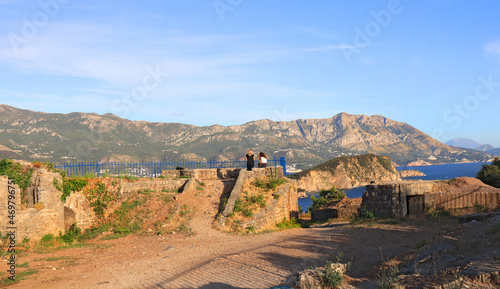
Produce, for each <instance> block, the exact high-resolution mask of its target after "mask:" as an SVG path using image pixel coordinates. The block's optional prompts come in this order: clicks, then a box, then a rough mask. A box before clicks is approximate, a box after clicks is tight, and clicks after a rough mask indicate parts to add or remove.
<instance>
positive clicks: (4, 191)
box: [0, 167, 297, 241]
mask: <svg viewBox="0 0 500 289" xmlns="http://www.w3.org/2000/svg"><path fill="white" fill-rule="evenodd" d="M277 171H278V172H277V174H276V175H277V176H278V177H282V176H283V169H282V168H281V167H279V169H278V170H277ZM239 172H240V169H196V170H181V171H163V172H162V174H163V175H165V176H167V177H168V176H170V177H173V178H174V179H153V180H140V181H137V182H127V181H125V180H120V188H121V189H120V198H119V203H120V202H122V201H124V200H126V199H127V198H128V197H130V196H132V195H133V194H135V193H136V192H137V191H139V190H151V191H162V190H166V191H170V192H182V191H183V189H184V187H185V186H186V183H188V181H189V180H191V185H192V186H195V187H196V184H197V182H198V181H197V180H198V179H201V180H203V179H205V180H213V179H227V178H232V177H236V176H237V175H238V173H239ZM244 172H246V171H244ZM248 174H249V175H250V177H251V178H255V177H260V176H265V175H273V176H274V167H273V168H271V167H270V168H255V169H254V170H253V171H251V172H248ZM177 175H179V177H181V176H190V177H191V178H184V179H182V178H181V179H178V178H179V177H176V176H177ZM54 179H56V180H57V181H58V182H59V183H62V177H61V176H60V175H59V174H58V173H54V172H48V171H47V170H46V169H44V168H34V171H33V176H32V178H31V181H30V185H29V187H28V188H27V190H26V197H27V204H26V205H25V206H24V205H23V206H21V192H20V189H19V186H17V185H15V186H14V188H15V190H14V191H15V203H16V210H15V226H16V238H17V239H18V240H21V241H22V240H23V239H24V238H29V239H31V240H32V241H37V240H39V239H41V238H42V237H43V236H44V235H46V234H53V235H55V236H56V235H58V234H59V232H62V233H63V234H64V233H65V231H66V230H68V229H69V228H70V226H71V225H73V224H74V223H77V224H78V227H80V228H81V229H88V228H90V227H91V226H92V225H93V224H94V223H95V221H96V220H97V219H96V215H95V213H94V211H93V208H92V207H91V206H90V203H89V201H88V200H87V198H86V197H85V195H83V193H81V192H73V193H72V194H71V195H70V196H68V198H67V199H66V202H65V203H63V202H62V201H61V199H60V198H61V195H62V192H61V191H59V190H58V189H56V188H55V187H54V184H53V183H54ZM8 182H9V180H8V177H7V176H0V218H1V219H0V232H2V234H6V232H7V231H8V227H10V226H9V224H8V220H9V218H8V196H9V191H8V187H9V185H8ZM279 194H282V195H283V197H281V198H280V200H279V202H276V204H275V205H271V208H273V209H272V211H273V214H276V219H279V220H283V218H288V219H289V218H290V216H289V215H290V211H295V212H297V195H296V192H295V194H293V193H292V194H290V193H289V191H280V192H279ZM293 198H295V200H294V201H293Z"/></svg>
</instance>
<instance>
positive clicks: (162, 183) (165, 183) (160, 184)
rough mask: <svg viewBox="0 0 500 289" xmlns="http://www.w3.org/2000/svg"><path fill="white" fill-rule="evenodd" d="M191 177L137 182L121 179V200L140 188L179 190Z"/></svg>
mask: <svg viewBox="0 0 500 289" xmlns="http://www.w3.org/2000/svg"><path fill="white" fill-rule="evenodd" d="M188 180H189V179H180V180H162V179H153V180H140V181H137V182H133V183H129V182H124V181H123V180H122V181H121V184H120V186H121V190H120V201H123V200H125V199H127V198H128V197H130V196H131V195H133V194H134V193H136V192H137V191H139V190H143V191H144V190H151V191H162V190H166V191H170V192H177V191H178V190H179V189H180V188H181V187H182V186H184V184H186V182H187V181H188Z"/></svg>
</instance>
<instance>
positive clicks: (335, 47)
mask: <svg viewBox="0 0 500 289" xmlns="http://www.w3.org/2000/svg"><path fill="white" fill-rule="evenodd" d="M353 48H356V47H355V46H354V45H348V44H337V45H327V46H322V47H314V48H304V49H302V51H311V52H315V51H329V50H343V49H353Z"/></svg>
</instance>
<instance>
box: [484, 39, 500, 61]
mask: <svg viewBox="0 0 500 289" xmlns="http://www.w3.org/2000/svg"><path fill="white" fill-rule="evenodd" d="M484 51H485V52H486V54H490V55H493V56H496V57H499V59H500V40H497V41H493V42H490V43H487V44H486V45H485V46H484Z"/></svg>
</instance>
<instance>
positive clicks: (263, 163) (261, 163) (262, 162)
mask: <svg viewBox="0 0 500 289" xmlns="http://www.w3.org/2000/svg"><path fill="white" fill-rule="evenodd" d="M258 160H259V168H265V167H266V166H267V156H266V154H265V153H263V152H260V153H259V157H258Z"/></svg>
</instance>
